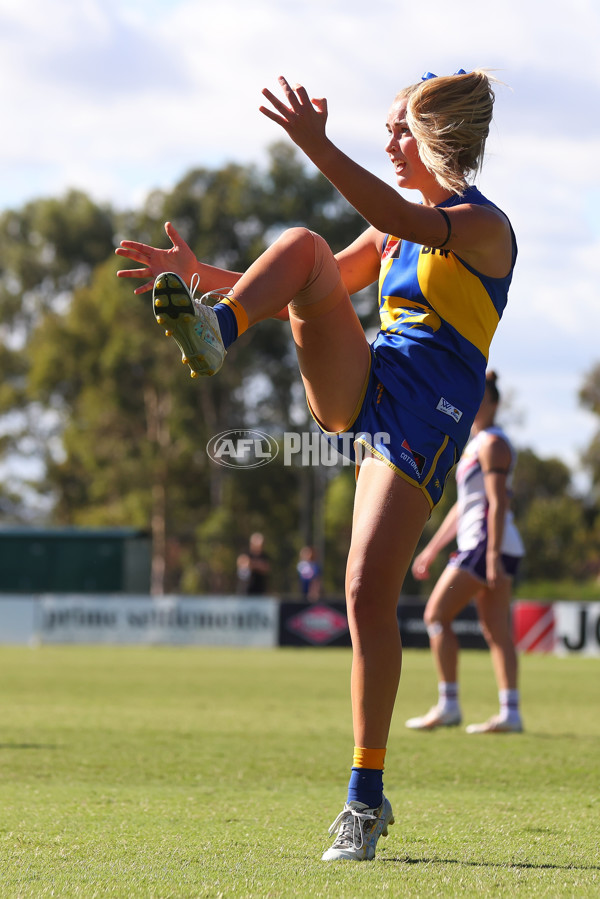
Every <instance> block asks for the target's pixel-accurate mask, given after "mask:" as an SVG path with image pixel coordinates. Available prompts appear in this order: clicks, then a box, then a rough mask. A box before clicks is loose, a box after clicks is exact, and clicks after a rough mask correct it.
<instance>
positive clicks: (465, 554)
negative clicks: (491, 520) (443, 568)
mask: <svg viewBox="0 0 600 899" xmlns="http://www.w3.org/2000/svg"><path fill="white" fill-rule="evenodd" d="M486 552H487V536H484V537H483V539H482V540H480V542H479V543H478V544H477V546H475V547H474V548H473V549H463V550H459V551H458V552H454V553H452V555H451V556H450V558H449V559H448V565H449V567H450V568H460V570H461V571H467V572H468V573H469V574H470V575H471V576H472V577H474V578H476V579H477V580H478V581H482V582H483V583H485V581H486V579H487V578H486V560H485V554H486ZM500 559H501V560H502V567H503V568H504V571H505V572H506V574H507V575H508V576H509V577H512V578H514V577H516V576H517V573H518V571H519V564H520V562H521V556H509V555H507V554H506V553H501V555H500Z"/></svg>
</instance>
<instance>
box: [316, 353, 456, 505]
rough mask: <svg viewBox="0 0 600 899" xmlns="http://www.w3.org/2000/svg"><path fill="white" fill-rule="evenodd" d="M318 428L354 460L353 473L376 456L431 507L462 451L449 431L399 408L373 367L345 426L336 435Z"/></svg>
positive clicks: (439, 495)
mask: <svg viewBox="0 0 600 899" xmlns="http://www.w3.org/2000/svg"><path fill="white" fill-rule="evenodd" d="M317 424H318V425H319V422H317ZM319 427H320V429H321V431H322V432H323V434H324V435H325V437H326V438H327V440H328V441H329V443H330V444H331V445H332V446H333V447H334V448H335V449H336V450H337V451H338V452H339V453H340V455H342V456H345V457H346V458H348V459H351V460H352V461H354V462H355V464H356V466H357V471H358V468H359V467H360V463H361V462H362V460H363V459H364V458H365V456H367V455H372V456H375V457H376V458H378V459H381V460H382V461H383V462H385V463H386V464H387V465H389V467H390V468H391V469H393V471H395V472H396V474H398V475H399V476H400V477H401V478H403V479H404V480H405V481H408V482H409V483H410V484H413V485H414V486H415V487H418V488H419V489H420V490H421V491H422V492H423V493H424V495H425V498H426V499H427V501H428V503H429V506H430V508H431V509H433V508H434V507H435V506H436V505H437V504H438V503H439V501H440V499H441V498H442V493H443V492H444V485H445V483H446V479H447V477H448V475H449V474H450V472H451V471H452V469H453V468H454V466H455V465H456V463H457V461H458V459H459V457H460V454H461V452H462V449H463V448H462V447H458V446H457V445H456V443H455V442H454V440H453V439H452V438H451V437H449V436H448V434H445V433H444V432H443V431H440V430H438V428H436V427H434V426H433V425H430V424H429V423H428V422H426V421H423V420H422V419H420V418H417V416H416V415H414V414H413V413H412V412H410V411H409V410H408V409H405V408H404V407H403V406H401V405H400V404H399V403H398V402H397V400H396V399H395V398H394V397H393V396H392V394H390V393H389V391H388V390H386V388H385V387H384V386H383V384H382V383H381V382H380V381H379V380H378V379H377V378H376V377H375V376H374V374H373V369H372V367H371V369H370V371H369V375H368V378H367V382H366V384H365V389H364V391H363V397H362V401H361V403H360V406H359V409H358V413H357V415H356V416H355V418H354V419H353V421H351V422H350V424H349V425H348V427H347V428H346V429H345V430H344V431H342V432H340V433H337V434H336V433H332V432H330V431H325V430H324V428H322V427H321V425H319Z"/></svg>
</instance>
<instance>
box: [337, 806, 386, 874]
mask: <svg viewBox="0 0 600 899" xmlns="http://www.w3.org/2000/svg"><path fill="white" fill-rule="evenodd" d="M393 823H394V813H393V812H392V806H391V805H390V803H389V801H388V800H387V799H386V798H385V796H384V797H383V802H382V803H381V805H380V806H379V808H367V806H366V805H365V804H364V803H363V802H347V803H346V804H345V805H344V808H343V810H342V811H341V812H340V813H339V815H338V816H337V818H336V819H335V821H334V822H333V824H332V825H331V827H330V828H329V833H330V834H331V835H332V836H333V834H334V833H337V837H336V838H335V841H334V843H333V845H332V846H331V848H330V849H327V851H326V852H324V853H323V855H322V861H324V862H332V861H355V862H362V861H370V860H371V859H372V858H375V848H376V846H377V840H378V839H379V837H387V835H388V826H389V825H390V824H393Z"/></svg>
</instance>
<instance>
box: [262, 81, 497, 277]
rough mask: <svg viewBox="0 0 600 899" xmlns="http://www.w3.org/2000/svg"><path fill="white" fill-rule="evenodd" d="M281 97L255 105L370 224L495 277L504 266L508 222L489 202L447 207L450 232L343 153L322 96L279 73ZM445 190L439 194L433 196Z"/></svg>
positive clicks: (431, 211)
mask: <svg viewBox="0 0 600 899" xmlns="http://www.w3.org/2000/svg"><path fill="white" fill-rule="evenodd" d="M279 84H280V86H281V89H282V91H283V94H284V97H285V100H286V102H282V101H281V100H280V99H279V98H278V97H276V96H275V95H274V94H273V93H272V92H271V91H270V90H268V89H266V88H265V89H264V90H263V92H262V93H263V96H264V97H265V98H266V99H267V100H268V101H269V103H270V104H271V105H272V106H273V109H270V108H269V107H266V106H261V107H260V111H261V112H262V113H263V114H264V115H265V116H267V117H268V118H270V119H271V120H272V121H274V122H276V123H277V124H278V125H280V126H281V127H282V128H283V129H284V131H285V132H286V133H287V134H288V136H289V137H290V138H291V140H293V141H294V143H295V144H296V145H297V146H298V147H300V149H301V150H302V151H303V152H304V153H305V154H306V156H308V158H309V159H310V160H311V161H312V162H313V163H314V164H315V165H316V166H317V168H318V169H319V170H320V171H321V172H322V173H323V175H325V177H326V178H327V179H328V180H329V181H330V182H331V183H332V184H333V185H334V187H335V188H336V189H337V190H338V191H339V192H340V193H341V194H342V195H343V196H344V197H345V198H346V199H347V200H348V202H349V203H351V205H352V206H353V207H354V208H355V209H356V210H357V212H359V213H360V214H361V215H362V216H363V217H364V218H365V219H366V220H367V222H369V224H371V225H372V226H373V227H374V228H375V229H377V230H378V231H380V232H382V233H391V234H393V235H394V236H396V237H401V238H405V239H407V240H410V241H413V242H415V243H419V244H423V245H424V246H430V247H437V246H440V245H441V244H445V245H446V246H447V247H448V248H449V249H452V250H453V251H454V252H457V253H458V254H459V255H461V256H462V257H464V258H465V259H466V261H468V262H470V263H471V264H472V265H474V266H475V267H476V268H478V269H479V270H481V271H483V272H485V273H486V274H488V275H492V276H494V277H501V276H503V275H504V274H506V273H507V271H508V270H509V269H510V261H511V240H510V228H509V225H508V221H507V220H506V218H505V216H503V214H502V213H501V212H499V211H498V210H496V209H495V208H493V207H491V206H473V205H471V204H464V205H459V206H456V207H453V208H452V209H451V211H450V213H449V217H450V219H451V238H450V239H449V240H448V241H447V238H448V231H447V225H446V222H445V220H444V218H443V217H442V216H441V215H440V213H439V211H438V210H437V209H435V208H434V206H432V205H428V204H427V203H423V204H421V203H413V202H410V201H408V200H406V199H404V197H402V196H401V194H399V193H398V191H397V190H396V189H395V188H393V187H391V186H390V185H388V184H386V183H385V182H384V181H382V180H381V179H380V178H378V177H377V176H376V175H373V174H372V173H371V172H369V171H368V170H367V169H365V168H363V167H362V166H361V165H359V164H358V163H357V162H354V160H352V159H351V158H350V157H349V156H347V155H346V154H345V153H343V152H342V151H341V150H340V149H339V148H338V147H336V145H335V144H333V143H332V141H331V140H329V138H328V137H327V134H326V123H327V101H326V100H325V99H324V98H321V99H312V100H311V99H310V98H309V96H308V93H307V92H306V89H305V88H304V87H302V86H301V85H297V86H296V87H295V88H292V87H291V86H290V84H289V83H288V82H287V80H286V79H285V78H283V77H281V78H279ZM448 196H450V194H449V193H446V194H445V195H444V194H442V195H440V197H439V199H436V202H441V201H442V200H443V199H445V198H447V197H448Z"/></svg>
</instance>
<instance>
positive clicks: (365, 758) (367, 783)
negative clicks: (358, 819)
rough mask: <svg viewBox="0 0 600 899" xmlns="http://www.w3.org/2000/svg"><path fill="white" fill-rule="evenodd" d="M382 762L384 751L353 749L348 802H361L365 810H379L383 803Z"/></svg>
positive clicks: (362, 748)
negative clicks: (365, 807)
mask: <svg viewBox="0 0 600 899" xmlns="http://www.w3.org/2000/svg"><path fill="white" fill-rule="evenodd" d="M384 761H385V749H365V748H364V747H361V746H355V747H354V758H353V760H352V771H351V773H350V782H349V783H348V800H347V801H348V802H363V803H364V804H365V805H366V806H367V808H379V806H380V805H381V803H382V802H383V765H384Z"/></svg>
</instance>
